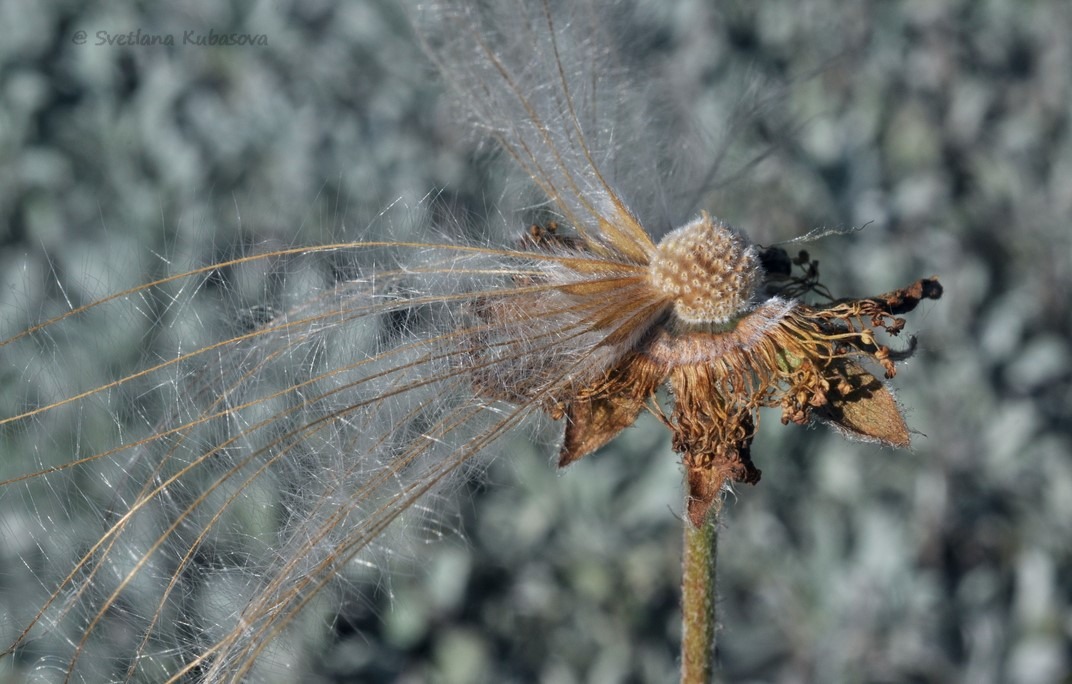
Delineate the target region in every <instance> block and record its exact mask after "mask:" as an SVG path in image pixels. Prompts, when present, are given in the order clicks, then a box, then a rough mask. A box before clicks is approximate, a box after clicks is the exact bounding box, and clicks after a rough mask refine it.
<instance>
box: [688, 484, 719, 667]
mask: <svg viewBox="0 0 1072 684" xmlns="http://www.w3.org/2000/svg"><path fill="white" fill-rule="evenodd" d="M684 524H685V551H684V557H683V559H682V564H681V569H682V577H681V627H682V630H681V684H711V683H712V682H714V681H715V629H716V626H717V614H716V605H715V603H716V597H715V569H716V566H717V550H718V506H717V504H716V506H715V507H714V508H712V511H711V513H710V514H709V515H708V516H707V519H706V520H705V521H704V523H703V525H700V526H699V527H697V526H695V525H693V524H692V523H691V522H689V520H688V518H686V519H685V521H684Z"/></svg>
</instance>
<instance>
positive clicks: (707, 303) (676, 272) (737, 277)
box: [651, 212, 762, 324]
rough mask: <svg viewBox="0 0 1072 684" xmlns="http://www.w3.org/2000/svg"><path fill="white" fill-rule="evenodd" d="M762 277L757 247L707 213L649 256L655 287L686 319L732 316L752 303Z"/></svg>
mask: <svg viewBox="0 0 1072 684" xmlns="http://www.w3.org/2000/svg"><path fill="white" fill-rule="evenodd" d="M761 282H762V270H761V267H760V261H759V254H758V253H757V251H756V249H755V247H753V246H752V245H749V244H748V242H746V241H745V239H744V238H743V237H742V236H741V235H740V234H738V233H737V232H735V231H734V230H733V229H732V228H730V227H729V226H727V225H726V224H724V223H722V222H721V221H719V220H718V219H712V218H711V216H710V215H708V214H707V212H704V213H703V214H701V215H700V218H698V219H696V220H695V221H693V222H692V223H688V224H686V225H684V226H682V227H681V228H678V229H677V230H675V231H673V232H672V233H669V234H668V235H667V236H666V237H664V238H663V239H662V241H661V242H660V243H659V246H658V248H657V249H656V252H655V256H654V257H653V258H652V260H651V284H652V286H653V287H654V288H655V289H656V290H657V291H659V292H661V293H663V294H665V295H666V296H667V297H669V298H670V299H672V300H673V302H674V313H675V314H677V317H678V318H680V319H681V320H682V321H684V322H686V323H692V324H703V323H709V324H722V323H727V322H729V321H732V320H733V319H735V318H737V317H738V316H740V315H741V314H743V313H745V312H746V311H748V310H749V309H750V308H752V304H753V303H754V301H753V300H754V296H755V293H756V289H757V288H758V287H759V285H760V283H761Z"/></svg>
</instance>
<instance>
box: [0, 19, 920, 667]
mask: <svg viewBox="0 0 1072 684" xmlns="http://www.w3.org/2000/svg"><path fill="white" fill-rule="evenodd" d="M551 5H552V3H551V2H549V1H547V2H542V3H522V2H504V3H472V4H469V3H465V2H459V3H443V4H431V5H425V6H421V7H419V8H416V9H414V12H413V16H414V18H415V23H416V24H417V26H418V35H419V37H420V39H421V40H422V42H423V45H424V47H425V49H426V52H427V53H428V54H429V55H430V56H431V58H432V60H433V61H434V62H435V63H436V65H437V66H438V73H439V74H440V76H441V78H442V79H443V81H444V82H445V83H446V85H447V86H448V87H449V88H450V89H451V90H453V92H454V93H455V94H456V96H457V98H458V100H459V101H460V102H462V104H463V106H464V108H465V109H466V111H467V112H468V116H469V117H470V118H471V123H472V124H475V125H474V126H473V127H474V128H475V129H476V130H478V131H480V132H481V133H482V134H484V135H486V136H487V137H489V138H491V139H493V140H494V141H496V142H497V144H498V145H499V147H500V149H501V150H502V151H503V152H504V153H505V154H506V156H508V157H509V158H511V159H512V160H513V162H514V163H515V165H516V166H517V167H518V168H519V169H520V171H521V172H522V173H523V174H524V175H525V176H527V177H528V179H529V180H530V181H531V183H532V185H534V186H535V188H536V189H537V190H538V191H539V193H541V199H540V213H541V214H544V215H547V214H550V215H552V216H553V219H554V220H553V221H551V220H548V221H544V222H543V223H542V224H541V225H536V226H533V227H532V228H530V229H529V230H527V231H518V230H517V229H516V228H515V229H514V235H515V237H513V238H511V239H510V240H509V241H508V242H507V243H506V244H505V246H489V245H486V244H481V245H470V244H464V243H461V242H451V241H449V240H441V241H436V242H421V243H417V242H411V243H399V242H368V241H365V242H347V243H339V244H331V245H317V246H303V247H294V248H289V249H282V250H273V251H270V252H266V253H260V254H253V255H250V256H244V257H239V258H236V259H234V260H230V261H227V262H225V263H216V264H210V265H207V266H203V267H199V268H195V269H193V270H190V271H187V272H184V273H180V274H176V275H171V276H167V277H164V278H160V279H157V280H154V281H153V282H149V283H146V284H144V285H141V286H138V287H135V288H132V289H129V290H125V291H123V292H120V293H118V294H116V295H113V296H111V297H107V298H105V299H103V300H100V301H97V302H94V303H92V304H88V305H85V306H79V307H75V308H72V309H70V310H68V311H66V312H64V313H62V314H60V315H58V316H56V317H54V318H51V319H49V320H47V321H45V322H43V323H41V324H39V325H35V326H33V327H31V328H29V329H27V330H25V331H24V332H22V333H19V334H17V335H14V336H12V337H10V338H8V339H7V340H6V341H4V343H3V347H5V348H7V349H8V350H16V349H19V348H20V347H30V348H33V346H34V345H36V344H42V343H47V342H48V341H50V340H52V339H53V338H54V336H55V337H60V336H62V335H63V334H65V333H63V332H62V331H64V330H65V326H76V325H77V322H78V319H79V318H80V317H83V316H89V315H92V314H93V312H94V311H95V310H99V309H103V308H105V307H110V306H122V305H123V303H124V302H133V303H134V307H135V309H136V310H138V311H139V312H142V311H145V312H148V311H157V310H163V311H165V312H167V313H169V314H171V315H172V316H173V317H174V318H173V319H171V320H172V323H171V324H170V325H173V326H174V328H175V329H180V328H181V327H182V326H183V325H187V324H191V320H188V319H183V318H182V315H183V314H184V313H185V312H187V310H191V311H192V310H193V309H194V307H193V306H192V305H191V302H193V301H194V299H195V298H202V297H203V296H204V295H205V294H206V292H205V288H204V287H203V285H204V283H205V282H206V280H208V279H209V278H210V277H212V276H213V274H217V273H219V272H221V271H224V270H227V269H232V270H233V269H243V268H263V269H264V270H267V271H270V272H272V273H274V274H276V275H281V276H285V277H286V279H289V280H290V281H293V282H301V283H303V287H302V289H300V291H298V290H296V292H295V293H294V294H292V295H291V296H289V297H286V298H284V299H283V301H281V302H280V303H278V304H277V305H273V306H271V307H264V308H259V309H256V310H252V311H247V312H245V314H246V315H243V316H236V317H235V318H236V320H239V322H240V325H237V326H236V329H234V330H232V331H230V333H229V334H227V335H223V336H222V337H219V338H216V339H205V338H198V340H197V342H196V343H195V344H193V345H192V346H190V345H186V346H184V345H179V346H178V347H177V350H176V351H175V352H174V353H173V354H171V355H170V356H164V357H160V358H158V359H156V360H155V361H153V362H150V363H147V364H146V365H145V366H144V367H143V368H141V369H139V370H137V371H135V372H131V373H124V374H121V375H120V376H119V377H116V378H115V379H113V380H111V381H109V382H106V383H104V384H100V385H96V386H93V387H89V388H81V389H79V390H77V391H74V392H70V393H69V394H68V395H66V396H62V397H58V398H57V397H51V396H49V395H48V394H47V392H44V391H43V390H42V389H41V388H40V387H33V386H31V385H33V384H34V383H33V382H32V375H31V374H29V373H26V374H24V375H21V376H20V377H22V378H25V379H26V382H25V383H24V384H25V385H26V387H23V388H21V389H20V390H19V392H20V393H21V396H23V397H24V403H25V404H26V405H27V407H26V408H25V410H20V411H18V412H16V413H15V414H14V415H11V416H10V417H8V418H5V419H3V421H2V423H3V425H8V426H12V429H15V430H25V431H26V432H27V433H31V432H33V431H34V430H35V429H41V430H42V431H48V430H49V429H51V427H50V426H51V425H52V420H53V419H54V418H56V419H59V418H62V417H64V416H65V415H66V414H69V413H71V412H72V411H73V412H74V413H75V414H77V415H79V416H82V418H81V419H82V420H83V421H84V425H86V426H87V430H86V434H87V435H89V434H90V431H89V430H88V426H90V425H91V423H92V421H93V420H95V416H97V415H98V414H99V412H100V409H101V408H103V409H104V410H105V412H106V413H108V414H109V415H108V417H107V418H106V419H105V421H104V422H105V423H106V424H107V425H108V426H109V427H110V428H112V430H111V434H110V441H109V442H108V443H107V444H105V445H101V444H100V443H99V442H98V441H96V439H93V440H91V439H88V438H87V439H86V440H85V441H78V442H77V444H76V445H74V446H72V448H71V451H70V452H69V453H63V454H61V455H60V458H59V460H58V461H57V460H56V459H54V458H52V457H51V455H49V456H47V457H46V456H44V455H41V456H39V457H38V465H36V466H35V467H29V468H26V469H25V470H24V471H23V472H21V473H19V474H16V475H14V476H10V477H7V479H6V481H5V482H4V483H3V485H4V491H5V492H10V491H12V490H15V489H19V488H21V490H22V492H21V493H22V494H23V495H24V498H25V500H26V501H29V502H31V505H29V506H27V509H28V510H31V511H33V514H32V515H31V516H30V519H29V520H28V521H26V522H24V523H20V524H21V525H24V527H25V530H27V531H28V532H29V535H30V537H31V538H32V539H33V542H32V544H30V547H29V548H24V547H19V548H23V550H21V551H19V553H20V557H21V558H22V559H23V562H22V565H23V571H25V572H27V573H29V574H31V575H33V576H34V577H35V579H36V581H38V582H39V583H40V585H41V586H42V587H45V589H46V591H45V594H44V595H42V596H41V597H40V600H39V601H37V602H36V603H35V604H34V608H33V609H32V610H30V611H25V610H23V611H21V612H19V613H17V614H14V613H13V616H14V619H17V620H19V621H20V622H19V625H20V629H19V630H18V631H17V633H16V634H14V637H13V642H12V644H11V645H10V648H9V649H8V651H7V653H8V655H9V656H11V654H14V655H15V657H17V658H23V659H29V660H31V661H33V659H34V658H37V659H40V660H42V661H45V662H47V663H48V665H49V668H54V669H57V670H59V671H62V672H64V673H65V674H66V678H68V679H84V680H86V681H106V680H138V681H185V680H188V679H197V680H204V681H233V680H240V679H258V678H270V677H273V676H278V673H279V672H280V671H284V670H282V668H286V667H291V665H292V663H293V662H294V661H295V660H300V659H301V657H302V656H301V655H300V653H299V651H300V648H299V647H300V644H301V640H300V637H294V638H290V636H289V634H288V632H289V630H290V628H291V627H295V626H296V625H297V624H298V623H299V622H301V620H302V619H303V616H306V615H308V614H309V613H311V612H312V613H315V612H317V611H318V610H323V609H324V606H323V604H324V602H325V601H326V602H328V603H330V602H331V600H332V599H331V598H327V599H325V597H337V596H345V594H346V592H347V591H348V589H347V580H348V579H350V578H351V577H354V576H356V575H360V574H361V569H362V568H363V567H365V565H367V564H375V562H376V561H375V560H369V559H370V558H371V559H375V558H376V556H377V553H378V552H382V553H389V552H390V549H391V545H392V543H393V541H392V539H391V537H390V534H391V532H392V529H393V523H395V522H396V521H397V520H398V519H399V518H414V519H417V522H415V523H414V524H417V525H419V524H420V522H419V520H420V518H421V517H422V516H423V514H424V508H425V507H424V504H425V502H426V500H427V499H428V497H429V496H430V495H432V494H433V493H434V491H435V490H437V488H439V487H440V486H441V485H442V484H444V483H445V482H448V481H449V480H450V479H451V478H452V477H453V476H454V475H455V474H457V473H460V472H463V471H464V470H465V466H466V464H468V463H470V462H476V461H477V460H478V459H479V458H480V457H482V456H486V455H489V454H495V453H496V451H497V450H498V449H499V448H501V445H502V444H504V443H505V440H506V439H507V438H508V437H509V436H510V435H511V434H513V433H514V432H515V431H517V430H518V429H519V428H523V427H524V426H525V425H526V424H528V423H530V422H532V420H534V419H538V418H539V416H541V415H543V416H549V417H550V418H552V419H554V420H555V421H557V424H558V425H559V426H560V428H559V429H560V430H561V431H562V438H561V447H560V451H559V463H560V464H561V465H566V464H569V463H571V462H573V461H576V460H577V459H579V458H581V457H583V456H585V455H586V454H590V453H591V452H593V451H595V450H597V449H598V448H599V447H601V446H602V445H604V444H606V443H607V442H608V441H610V440H611V439H613V438H614V436H615V435H617V434H618V433H619V432H620V431H621V430H623V429H624V428H626V427H628V426H629V425H631V424H632V423H633V421H634V420H635V419H636V418H637V417H638V415H639V414H640V413H641V412H643V411H645V410H647V411H650V412H652V413H653V414H655V415H656V416H657V417H658V418H659V419H661V420H662V421H663V422H664V423H665V425H666V426H667V427H668V428H669V429H670V431H671V432H672V434H673V446H674V449H675V450H676V451H677V452H678V453H679V454H680V455H681V461H682V464H683V468H684V471H685V475H686V479H687V515H688V518H689V520H690V521H691V523H692V524H694V525H700V524H702V523H703V522H704V520H705V519H706V518H707V516H708V515H709V513H710V511H711V509H712V507H713V506H715V505H716V504H717V502H718V500H719V496H720V493H721V492H722V491H723V490H724V489H725V486H726V485H727V483H730V482H734V481H741V482H755V481H757V480H758V477H759V471H758V469H757V468H756V467H755V466H754V465H753V461H752V455H751V453H750V445H751V442H752V439H753V436H754V434H755V432H756V429H757V426H758V423H759V417H760V409H762V408H765V407H773V408H775V409H780V410H781V417H782V421H783V422H793V423H797V424H808V423H810V422H813V421H821V422H825V423H828V424H830V425H832V426H834V427H835V428H836V429H838V430H840V431H842V432H843V433H845V434H846V435H848V436H851V437H857V438H861V439H866V440H874V441H879V442H882V443H884V444H888V445H893V446H905V445H907V444H908V440H909V431H908V429H907V427H906V426H905V423H904V420H903V418H902V416H901V413H900V410H899V408H898V406H897V404H896V402H895V401H894V399H893V397H892V395H891V394H890V392H889V391H888V389H887V388H886V387H885V385H884V383H883V382H882V381H881V380H879V379H878V378H877V377H876V376H875V375H873V374H872V373H871V372H869V371H868V370H867V369H866V367H865V365H864V362H866V361H867V360H868V359H871V360H874V361H875V362H876V363H877V364H878V365H879V366H880V367H881V368H882V369H883V371H884V373H885V375H886V376H887V377H892V376H893V374H894V370H895V368H894V362H895V361H897V360H898V359H899V358H902V357H903V356H905V355H907V354H908V353H910V352H911V350H912V344H911V343H909V344H907V345H905V346H906V349H905V350H904V351H891V349H890V348H889V347H888V346H886V345H885V344H883V343H882V342H881V341H880V340H879V339H878V338H876V335H875V332H876V331H886V332H888V333H891V334H897V333H898V332H900V330H901V327H902V326H903V320H902V319H901V318H899V316H900V315H901V314H903V313H906V312H908V311H910V310H911V309H912V308H913V307H915V306H916V305H917V304H918V303H919V302H920V301H921V300H923V299H927V298H932V299H933V298H937V297H938V296H940V294H941V288H940V286H939V285H938V283H937V282H936V281H935V280H934V279H925V280H920V281H917V282H916V283H914V284H912V285H910V286H908V287H906V288H904V289H901V290H896V291H893V292H891V293H889V294H886V295H882V296H878V297H872V298H864V299H847V300H842V299H835V298H832V297H826V296H824V295H825V291H824V290H823V288H822V287H821V286H819V285H818V281H817V277H816V272H815V268H814V263H813V262H812V261H811V260H810V259H809V258H808V257H807V256H806V255H802V256H800V257H797V258H795V259H790V257H789V255H788V254H787V253H786V252H785V251H784V250H781V249H779V248H777V247H774V248H766V249H763V248H760V247H758V246H755V245H753V244H751V243H749V241H748V240H747V239H746V238H745V237H744V236H743V235H742V234H741V233H739V232H737V231H735V230H733V229H731V228H730V227H728V226H727V225H726V224H725V223H723V222H722V221H719V220H717V219H715V218H712V217H711V216H710V215H708V214H706V213H699V216H698V217H695V218H693V219H691V220H685V221H683V222H682V225H680V227H676V229H674V230H672V231H670V232H668V233H667V234H666V235H665V237H662V238H661V239H659V240H658V241H656V240H655V239H654V238H653V237H652V234H653V232H656V231H657V230H660V228H659V227H658V226H654V225H653V222H654V219H653V216H654V215H655V213H656V212H655V211H654V210H653V208H654V207H656V206H658V205H659V203H660V200H659V197H660V196H662V195H663V190H664V188H662V187H660V183H661V181H659V182H657V179H659V178H660V176H659V174H660V172H661V170H665V167H664V166H662V165H661V164H660V163H657V162H659V161H660V160H659V159H657V158H656V156H657V155H656V154H655V153H652V154H644V155H639V154H637V150H647V151H648V152H652V151H654V150H663V152H662V154H663V155H664V156H665V155H670V154H671V153H675V152H676V151H677V150H678V148H674V147H673V146H669V145H666V146H660V144H659V140H660V138H661V137H662V135H663V133H660V132H659V131H657V130H653V128H654V127H652V126H650V125H649V124H650V123H651V122H652V121H653V119H650V118H649V117H648V116H647V113H646V110H645V109H644V107H643V106H638V105H636V104H635V103H637V102H639V103H641V105H643V104H644V103H645V102H646V100H645V99H644V97H643V93H644V90H643V88H641V87H640V86H639V85H638V84H636V83H635V82H634V77H635V74H634V73H633V71H632V69H631V68H630V67H628V66H626V65H625V64H624V62H621V61H619V60H618V59H617V58H616V57H615V56H614V53H613V51H611V50H609V49H607V48H606V44H607V43H606V42H605V41H603V40H602V38H601V31H600V29H601V27H604V24H603V23H602V22H600V21H591V20H589V19H590V17H589V12H590V11H591V12H592V13H595V9H594V8H593V6H592V5H590V4H588V3H584V4H581V5H579V6H578V7H577V8H574V10H573V14H569V13H568V12H567V14H566V17H568V19H567V18H566V17H564V16H563V15H562V14H560V13H559V10H560V9H561V8H558V7H552V6H551ZM626 133H628V135H626ZM700 176H701V177H706V174H700ZM518 234H520V238H518V237H516V236H517V235H518ZM324 257H330V263H326V262H328V259H325V258H324ZM340 264H341V266H340ZM309 283H312V285H309ZM812 295H817V296H818V297H819V298H820V299H823V300H825V303H823V304H818V305H815V304H808V303H806V302H805V300H806V299H807V298H808V297H810V296H812ZM161 302H163V305H160V303H161ZM191 318H192V323H193V324H201V323H202V321H201V319H200V318H199V316H198V314H197V313H196V312H194V313H193V315H192V316H191ZM163 324H164V323H162V325H163ZM74 331H75V334H77V328H74ZM12 353H13V358H21V357H15V356H14V352H12ZM664 388H668V389H669V399H668V400H667V401H661V400H660V398H659V396H660V395H659V391H660V390H661V389H664ZM37 392H39V393H37ZM160 407H162V408H160ZM12 498H15V497H13V496H12V497H8V500H9V501H10V500H11V499H12ZM251 519H252V520H254V521H256V522H255V523H254V524H251V523H250V520H251ZM6 530H11V531H13V536H20V537H21V536H22V533H23V528H21V527H20V528H18V529H16V528H14V527H11V526H9V527H7V528H6ZM5 533H7V532H5ZM15 541H17V540H13V541H12V546H16V544H15ZM314 622H315V621H314ZM293 631H294V632H300V630H297V629H295V630H293Z"/></svg>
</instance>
